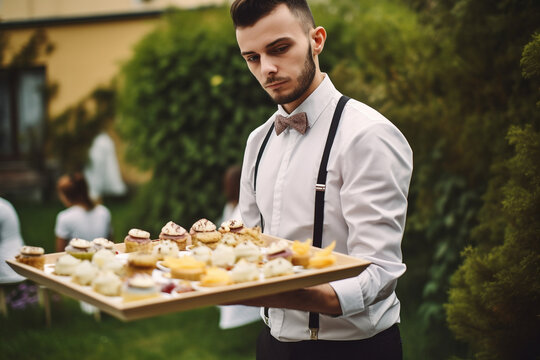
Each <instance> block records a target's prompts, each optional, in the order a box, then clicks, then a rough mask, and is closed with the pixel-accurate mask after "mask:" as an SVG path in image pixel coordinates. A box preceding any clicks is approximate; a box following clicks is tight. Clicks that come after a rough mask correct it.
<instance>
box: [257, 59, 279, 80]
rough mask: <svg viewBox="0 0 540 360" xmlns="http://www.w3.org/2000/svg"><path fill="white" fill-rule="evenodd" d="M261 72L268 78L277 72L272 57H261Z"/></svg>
mask: <svg viewBox="0 0 540 360" xmlns="http://www.w3.org/2000/svg"><path fill="white" fill-rule="evenodd" d="M261 71H262V74H263V76H265V77H268V76H269V75H273V74H275V73H276V72H277V66H276V64H275V63H274V61H273V59H272V57H270V56H264V55H263V56H261Z"/></svg>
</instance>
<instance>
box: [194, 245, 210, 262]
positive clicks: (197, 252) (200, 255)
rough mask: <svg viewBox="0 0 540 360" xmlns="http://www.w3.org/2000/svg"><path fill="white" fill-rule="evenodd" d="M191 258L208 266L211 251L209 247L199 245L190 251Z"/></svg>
mask: <svg viewBox="0 0 540 360" xmlns="http://www.w3.org/2000/svg"><path fill="white" fill-rule="evenodd" d="M191 256H193V257H194V258H195V260H197V261H201V262H203V263H205V264H207V265H208V264H210V260H211V258H212V250H210V248H209V247H207V246H204V245H201V246H197V247H195V248H193V249H191Z"/></svg>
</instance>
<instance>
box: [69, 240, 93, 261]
mask: <svg viewBox="0 0 540 360" xmlns="http://www.w3.org/2000/svg"><path fill="white" fill-rule="evenodd" d="M66 252H67V253H68V254H69V255H71V256H73V257H76V258H77V259H81V260H92V257H93V256H94V254H95V253H96V249H95V248H94V246H93V245H92V243H91V242H90V241H88V240H85V239H79V238H73V239H71V241H70V242H69V244H68V246H66Z"/></svg>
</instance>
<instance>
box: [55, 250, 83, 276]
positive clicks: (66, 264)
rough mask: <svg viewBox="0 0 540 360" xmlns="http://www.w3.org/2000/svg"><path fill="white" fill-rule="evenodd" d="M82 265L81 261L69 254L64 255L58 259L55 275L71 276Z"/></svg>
mask: <svg viewBox="0 0 540 360" xmlns="http://www.w3.org/2000/svg"><path fill="white" fill-rule="evenodd" d="M80 263H81V260H80V259H77V258H75V257H73V256H71V255H69V254H64V255H62V256H60V257H59V258H58V259H56V264H55V265H54V273H55V274H56V275H64V276H71V275H73V273H74V272H75V269H76V268H77V266H78V265H79V264H80Z"/></svg>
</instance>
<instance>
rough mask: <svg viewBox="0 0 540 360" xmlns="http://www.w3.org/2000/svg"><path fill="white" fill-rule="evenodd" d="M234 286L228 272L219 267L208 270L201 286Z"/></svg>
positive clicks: (202, 278)
mask: <svg viewBox="0 0 540 360" xmlns="http://www.w3.org/2000/svg"><path fill="white" fill-rule="evenodd" d="M229 284H232V280H231V277H230V275H229V273H228V272H227V270H225V269H221V268H218V267H211V268H208V269H206V274H204V275H203V276H201V282H200V283H199V285H201V286H207V287H212V286H224V285H229Z"/></svg>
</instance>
